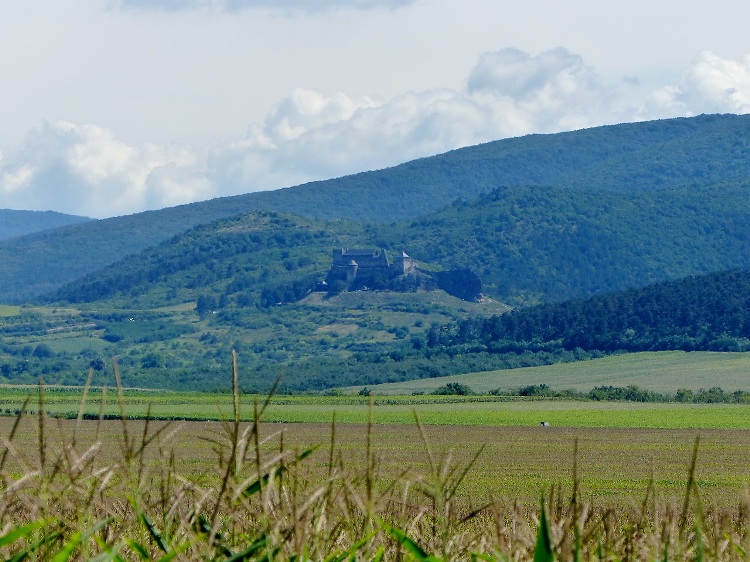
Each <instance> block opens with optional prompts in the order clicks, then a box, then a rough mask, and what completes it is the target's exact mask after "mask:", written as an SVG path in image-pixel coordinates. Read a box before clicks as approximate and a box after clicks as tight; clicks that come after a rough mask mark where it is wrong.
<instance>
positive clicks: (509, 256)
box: [55, 183, 750, 308]
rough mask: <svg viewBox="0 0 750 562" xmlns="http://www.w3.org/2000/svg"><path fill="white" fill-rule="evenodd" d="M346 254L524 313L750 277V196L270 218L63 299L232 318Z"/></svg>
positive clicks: (690, 193)
mask: <svg viewBox="0 0 750 562" xmlns="http://www.w3.org/2000/svg"><path fill="white" fill-rule="evenodd" d="M334 247H365V248H369V247H385V248H387V249H389V250H392V251H393V252H399V251H404V250H405V251H407V252H408V253H409V254H410V255H411V256H412V257H413V258H414V259H416V260H417V261H419V262H422V263H426V264H429V265H430V266H431V267H433V268H442V269H446V270H455V269H471V270H473V271H475V272H476V273H477V274H479V276H480V277H481V279H482V281H483V284H484V290H483V291H484V293H485V294H486V295H487V296H489V297H492V298H494V299H496V300H500V301H502V302H507V303H509V304H512V305H515V306H519V305H523V304H529V303H536V302H545V301H546V302H549V301H562V300H565V299H570V298H575V297H581V296H589V295H593V294H598V293H604V292H610V291H615V290H620V289H625V288H632V287H641V286H644V285H647V284H649V283H655V282H660V281H664V280H668V279H676V278H681V277H685V276H688V275H695V274H701V273H708V272H712V271H720V270H727V269H733V268H742V267H750V186H749V185H746V184H745V183H730V184H724V185H714V186H709V187H705V186H696V187H690V188H660V189H653V190H650V191H647V192H623V191H606V190H605V191H599V192H584V191H581V190H571V189H564V188H550V187H509V188H500V189H497V190H495V191H493V192H491V193H490V194H488V195H486V196H484V197H482V198H480V199H478V200H476V201H474V202H471V203H456V204H454V205H452V206H451V207H449V208H447V209H444V210H443V211H440V212H438V213H434V214H432V215H428V216H426V217H424V218H422V219H419V220H415V221H409V222H402V223H398V224H394V225H387V226H384V225H378V224H373V225H363V224H361V223H353V222H344V221H320V220H314V219H304V218H300V217H294V216H291V215H280V214H277V213H268V212H257V213H251V214H249V215H246V216H242V217H235V218H231V219H222V220H220V221H217V222H216V223H212V224H209V225H201V226H200V227H196V228H195V229H193V230H191V231H188V232H187V233H185V234H182V235H179V236H176V237H174V238H173V239H171V240H170V241H168V242H165V243H163V244H162V245H160V246H157V247H154V248H150V249H148V250H146V251H144V252H143V253H141V254H138V255H134V256H131V257H129V258H127V259H125V260H122V261H120V262H118V263H115V264H113V265H111V266H109V267H107V268H106V269H104V270H102V271H100V272H97V273H93V274H91V275H89V276H87V277H85V278H83V279H81V280H79V281H77V282H74V283H71V284H69V285H67V286H66V287H64V289H63V290H62V291H60V292H59V293H58V294H57V296H56V297H55V299H63V300H69V301H75V302H81V301H85V302H92V301H96V300H98V299H102V298H106V299H109V298H112V297H115V296H117V295H119V296H120V298H121V300H122V302H120V303H118V306H134V307H160V306H167V305H175V304H180V303H183V302H187V301H190V300H195V299H196V298H197V297H198V296H200V295H204V294H211V295H213V296H214V297H216V298H217V299H220V298H222V297H223V302H225V303H226V306H229V307H230V308H231V307H233V306H235V305H237V306H248V304H250V305H252V306H255V305H257V304H259V302H260V294H261V293H262V292H263V291H264V290H269V291H275V290H279V291H280V292H283V293H286V292H288V288H289V287H298V288H301V289H304V288H309V287H310V286H314V284H315V281H320V280H322V279H323V278H324V277H325V275H326V273H327V270H328V267H329V266H330V259H331V257H330V255H331V254H330V252H331V249H332V248H334ZM292 292H293V293H294V292H295V291H294V290H293V291H292ZM282 300H289V299H288V298H284V299H282Z"/></svg>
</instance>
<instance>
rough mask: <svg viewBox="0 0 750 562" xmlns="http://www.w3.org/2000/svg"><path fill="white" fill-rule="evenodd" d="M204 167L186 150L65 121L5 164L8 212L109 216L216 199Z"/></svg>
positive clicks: (2, 179) (35, 135)
mask: <svg viewBox="0 0 750 562" xmlns="http://www.w3.org/2000/svg"><path fill="white" fill-rule="evenodd" d="M200 166H201V163H200V158H199V157H198V155H196V154H195V153H194V152H193V151H192V150H190V149H188V148H186V147H173V146H157V145H146V146H143V147H138V148H136V147H131V146H128V145H126V144H124V143H122V142H120V141H118V140H117V139H116V138H115V137H114V135H113V134H112V132H111V131H109V130H107V129H104V128H102V127H99V126H97V125H78V124H74V123H70V122H67V121H59V122H57V123H54V124H48V123H47V124H45V125H44V126H43V127H41V128H40V129H39V130H35V131H32V132H31V133H30V134H29V135H28V136H27V138H26V141H25V143H24V144H23V146H22V147H21V148H20V149H19V150H18V152H17V153H15V154H13V155H11V156H10V157H6V158H5V159H4V160H3V161H2V162H0V194H2V200H3V206H5V207H14V208H23V209H49V208H52V209H55V210H59V211H63V212H68V213H73V214H82V215H88V216H94V217H104V216H111V215H116V214H125V213H132V212H136V211H141V210H143V209H144V208H158V207H164V206H168V205H174V204H178V203H186V202H189V201H194V200H196V199H199V198H207V197H210V196H212V194H213V192H212V189H211V186H210V184H209V183H208V182H207V181H205V180H204V179H203V177H202V176H203V175H204V173H203V171H202V170H201V169H200ZM176 180H179V181H176Z"/></svg>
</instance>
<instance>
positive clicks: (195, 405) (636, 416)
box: [0, 387, 750, 429]
mask: <svg viewBox="0 0 750 562" xmlns="http://www.w3.org/2000/svg"><path fill="white" fill-rule="evenodd" d="M36 393H37V389H36V388H34V387H26V388H17V387H13V388H9V387H0V413H1V414H4V415H15V412H16V410H17V409H18V408H20V407H21V404H22V403H23V401H24V399H25V398H26V397H27V396H31V401H30V403H29V405H28V406H27V410H28V411H36V410H38V396H37V395H36ZM80 396H81V390H80V389H60V388H54V387H50V388H47V389H46V390H45V392H44V409H45V410H46V411H48V412H49V413H51V414H53V415H58V414H59V415H63V416H67V417H70V416H75V415H76V413H77V412H78V409H79V404H80ZM102 398H104V400H102ZM264 400H265V397H264V396H253V395H246V396H243V397H242V400H241V405H242V412H243V417H244V419H251V418H252V416H253V408H254V404H255V403H262V402H263V401H264ZM123 403H124V406H125V411H126V413H127V415H128V416H131V417H134V418H143V417H145V416H146V415H147V414H148V413H149V412H150V415H151V416H152V417H155V418H160V419H194V420H218V419H222V418H226V417H231V415H232V399H231V397H230V396H229V395H226V394H207V393H188V392H160V391H143V390H127V391H125V392H124V394H123ZM100 410H101V411H102V412H103V413H105V414H107V415H108V416H110V417H111V416H116V415H119V412H120V408H119V405H118V402H117V395H116V392H115V390H114V389H109V390H108V391H106V393H105V396H103V395H102V391H101V390H98V389H96V390H92V391H91V392H90V394H89V397H88V400H87V403H86V405H85V409H84V411H85V412H86V413H87V414H88V415H89V416H97V415H98V413H99V412H100ZM334 414H335V416H336V419H337V420H338V421H340V422H342V423H352V424H366V423H367V420H368V418H369V416H370V405H369V399H368V398H366V397H358V396H342V397H338V396H276V397H274V398H273V399H272V400H271V403H270V405H269V407H268V409H267V410H266V412H265V413H264V416H263V419H264V420H265V421H268V422H276V423H282V422H284V423H327V422H330V421H331V419H333V416H334ZM415 414H416V415H418V416H419V418H420V419H421V420H422V421H423V422H424V423H425V424H429V425H453V426H483V427H531V426H536V425H539V424H540V422H542V421H546V422H548V423H549V424H550V425H551V426H552V427H568V428H651V429H750V406H748V405H742V404H678V403H630V402H627V403H626V402H594V401H566V400H533V399H522V398H504V397H490V396H467V397H458V396H444V397H435V396H433V397H429V396H387V397H386V396H381V397H374V398H373V406H372V420H373V422H374V423H376V424H410V423H413V422H414V419H415Z"/></svg>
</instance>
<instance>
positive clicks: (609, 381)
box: [344, 351, 750, 395]
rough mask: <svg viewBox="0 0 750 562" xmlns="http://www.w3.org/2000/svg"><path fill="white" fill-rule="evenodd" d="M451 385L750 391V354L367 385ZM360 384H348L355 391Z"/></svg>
mask: <svg viewBox="0 0 750 562" xmlns="http://www.w3.org/2000/svg"><path fill="white" fill-rule="evenodd" d="M448 383H459V384H465V385H467V386H469V387H470V388H471V389H472V390H474V391H475V392H477V393H488V392H490V391H492V390H497V389H500V390H503V391H512V390H518V389H520V388H523V387H527V386H532V385H538V384H546V385H548V386H549V387H550V388H552V389H554V390H568V389H571V390H577V391H580V392H588V391H590V390H591V389H592V388H594V387H597V386H614V387H627V386H631V385H635V386H638V387H640V388H643V389H646V390H651V391H654V392H659V393H662V394H674V393H676V392H677V390H678V389H681V388H686V389H690V390H693V391H697V390H700V389H702V388H704V389H707V388H709V387H713V386H719V387H721V388H723V389H724V390H726V391H735V390H747V389H750V354H747V353H719V352H690V353H687V352H684V351H661V352H641V353H629V354H624V355H613V356H610V357H603V358H601V359H592V360H590V361H579V362H575V363H560V364H557V365H547V366H542V367H527V368H522V369H510V370H499V371H486V372H482V373H467V374H465V375H454V376H449V377H437V378H432V379H419V380H412V381H404V382H397V383H386V384H380V385H374V386H370V387H368V388H369V389H370V390H371V391H372V392H373V393H375V394H400V395H405V394H412V393H414V392H420V393H425V394H429V393H430V392H432V391H434V390H435V389H437V388H440V387H441V386H444V385H446V384H448ZM361 388H362V387H361V386H354V387H349V388H345V389H344V391H345V392H349V393H355V392H358V391H359V390H360V389H361Z"/></svg>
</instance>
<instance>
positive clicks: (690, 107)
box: [644, 51, 750, 118]
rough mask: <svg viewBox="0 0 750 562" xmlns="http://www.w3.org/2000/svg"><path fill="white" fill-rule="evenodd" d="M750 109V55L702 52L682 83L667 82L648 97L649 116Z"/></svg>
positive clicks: (646, 113) (744, 111) (739, 111)
mask: <svg viewBox="0 0 750 562" xmlns="http://www.w3.org/2000/svg"><path fill="white" fill-rule="evenodd" d="M748 112H750V55H745V56H744V57H742V58H741V59H739V60H730V59H724V58H721V57H720V56H718V55H716V54H715V53H713V52H711V51H704V52H702V53H701V54H700V55H699V56H698V58H697V59H696V60H695V61H694V62H693V64H692V65H691V66H690V67H689V68H688V69H687V71H686V72H685V73H684V74H683V76H682V79H681V81H680V83H679V84H674V85H668V86H664V87H663V88H660V89H659V90H657V91H656V92H654V93H653V94H652V95H651V96H650V98H649V99H648V101H647V103H646V105H645V108H644V115H645V116H646V117H648V118H652V117H657V116H658V117H664V116H684V115H697V114H700V113H748Z"/></svg>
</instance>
